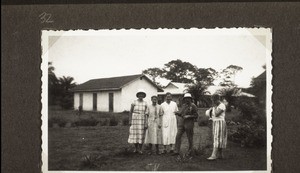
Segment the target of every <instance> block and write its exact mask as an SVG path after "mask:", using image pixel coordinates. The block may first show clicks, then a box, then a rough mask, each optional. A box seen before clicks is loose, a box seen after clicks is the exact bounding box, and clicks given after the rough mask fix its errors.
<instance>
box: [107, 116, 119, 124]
mask: <svg viewBox="0 0 300 173" xmlns="http://www.w3.org/2000/svg"><path fill="white" fill-rule="evenodd" d="M118 123H119V122H118V119H117V118H116V117H115V116H112V117H110V118H109V126H117V125H118Z"/></svg>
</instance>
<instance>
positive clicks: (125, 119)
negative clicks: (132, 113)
mask: <svg viewBox="0 0 300 173" xmlns="http://www.w3.org/2000/svg"><path fill="white" fill-rule="evenodd" d="M122 124H123V126H128V125H129V117H124V118H123V119H122Z"/></svg>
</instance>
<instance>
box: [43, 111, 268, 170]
mask: <svg viewBox="0 0 300 173" xmlns="http://www.w3.org/2000/svg"><path fill="white" fill-rule="evenodd" d="M98 114H101V113H93V112H90V113H86V112H85V113H84V116H95V118H102V117H99V115H98ZM51 116H64V117H65V118H67V119H68V120H69V121H73V119H74V118H76V116H77V115H76V114H75V112H74V111H59V110H56V111H49V117H51ZM104 116H108V117H109V116H111V114H108V113H107V114H105V115H104ZM116 116H119V118H120V117H123V116H126V115H124V114H117V115H116ZM77 118H78V117H77ZM194 130H195V135H194V147H195V149H197V151H198V152H197V153H195V154H194V155H193V158H192V159H190V160H186V161H184V162H178V161H177V160H176V157H175V156H171V155H169V154H166V155H150V156H149V155H146V154H144V155H138V154H133V153H132V150H133V146H131V145H129V144H128V143H127V139H128V132H129V126H120V125H119V126H93V127H69V128H49V131H48V133H49V149H48V151H49V170H107V171H108V170H111V171H145V170H151V168H150V166H149V164H155V163H159V164H160V165H159V168H158V171H204V170H265V169H266V149H265V148H259V149H256V148H242V147H240V145H238V144H235V143H232V142H230V141H229V143H228V147H227V149H226V150H225V156H226V158H225V159H223V160H217V161H213V162H212V161H207V160H206V158H207V157H209V155H210V154H211V151H212V148H211V146H212V142H211V136H210V134H211V132H210V128H209V127H207V126H198V125H197V124H195V129H194ZM187 144H188V143H187V139H186V135H184V136H183V140H182V148H181V151H182V152H183V153H184V152H186V151H187ZM86 156H88V157H89V159H84V158H85V157H86ZM87 160H89V161H87Z"/></svg>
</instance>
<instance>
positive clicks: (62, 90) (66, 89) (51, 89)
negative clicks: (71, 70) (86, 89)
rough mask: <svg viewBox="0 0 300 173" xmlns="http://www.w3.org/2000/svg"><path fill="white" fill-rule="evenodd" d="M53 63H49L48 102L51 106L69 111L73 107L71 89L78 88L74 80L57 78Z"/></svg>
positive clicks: (68, 77)
mask: <svg viewBox="0 0 300 173" xmlns="http://www.w3.org/2000/svg"><path fill="white" fill-rule="evenodd" d="M54 70H55V68H54V67H53V65H52V62H49V63H48V101H49V105H60V106H61V107H62V108H65V109H69V108H71V107H72V106H73V93H71V92H70V89H72V88H73V87H75V86H76V83H75V82H74V78H73V77H70V76H67V77H66V76H63V77H60V78H57V77H56V75H55V73H54Z"/></svg>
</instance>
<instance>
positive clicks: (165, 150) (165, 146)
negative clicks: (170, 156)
mask: <svg viewBox="0 0 300 173" xmlns="http://www.w3.org/2000/svg"><path fill="white" fill-rule="evenodd" d="M166 153H167V145H164V149H163V152H162V154H166Z"/></svg>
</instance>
